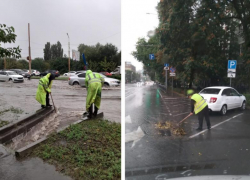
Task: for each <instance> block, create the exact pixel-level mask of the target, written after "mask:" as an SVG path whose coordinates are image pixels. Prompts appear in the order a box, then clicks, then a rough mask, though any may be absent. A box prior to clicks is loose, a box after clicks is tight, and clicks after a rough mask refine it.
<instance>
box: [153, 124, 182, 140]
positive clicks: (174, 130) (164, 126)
mask: <svg viewBox="0 0 250 180" xmlns="http://www.w3.org/2000/svg"><path fill="white" fill-rule="evenodd" d="M155 128H156V129H159V130H163V129H166V130H170V131H171V134H174V135H177V136H179V135H180V136H183V135H185V134H186V132H185V131H184V129H183V128H180V127H175V126H173V124H172V123H171V122H169V121H166V122H165V123H161V122H158V123H156V124H155ZM158 134H159V133H158ZM160 134H161V133H160Z"/></svg>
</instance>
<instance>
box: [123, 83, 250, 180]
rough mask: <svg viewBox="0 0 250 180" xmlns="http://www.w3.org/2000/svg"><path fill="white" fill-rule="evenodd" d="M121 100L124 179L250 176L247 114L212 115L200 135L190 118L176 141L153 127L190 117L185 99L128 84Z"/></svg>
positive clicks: (247, 112) (246, 112)
mask: <svg viewBox="0 0 250 180" xmlns="http://www.w3.org/2000/svg"><path fill="white" fill-rule="evenodd" d="M125 96H126V98H125V103H126V104H125V107H126V111H125V114H126V118H125V121H126V123H125V128H126V135H125V141H126V145H125V152H126V155H125V157H126V161H125V165H126V179H156V180H160V179H162V180H163V179H164V178H165V179H167V178H174V177H185V176H199V175H250V161H249V159H250V143H249V142H250V141H249V140H250V131H249V128H250V118H249V116H250V111H249V110H245V111H240V110H238V109H236V110H232V111H228V113H227V115H226V116H221V115H219V114H218V113H211V114H210V121H211V125H212V129H211V130H210V131H208V130H207V129H206V128H207V127H206V123H205V120H204V122H203V129H204V131H201V132H198V131H196V128H197V127H198V120H197V116H192V117H190V118H189V119H187V120H186V121H185V122H184V123H183V124H182V128H183V129H184V130H185V132H186V135H184V136H176V135H175V134H173V133H171V131H169V130H164V129H163V130H161V129H157V128H156V126H155V124H158V123H159V122H160V123H162V124H163V123H165V122H169V123H171V124H173V125H175V124H176V123H177V122H179V121H181V120H182V119H183V118H184V117H185V116H187V115H188V114H189V112H190V101H189V99H187V98H185V97H178V96H177V95H176V94H174V96H171V95H167V94H166V92H165V91H164V90H163V89H161V88H159V87H157V86H156V85H155V86H142V87H137V86H136V85H135V84H128V85H127V84H126V91H125ZM219 123H220V124H219ZM249 179H250V176H249Z"/></svg>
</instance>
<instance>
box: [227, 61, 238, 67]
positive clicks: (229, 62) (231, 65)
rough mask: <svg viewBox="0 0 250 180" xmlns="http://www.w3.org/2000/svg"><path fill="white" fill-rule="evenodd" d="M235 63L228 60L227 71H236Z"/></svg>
mask: <svg viewBox="0 0 250 180" xmlns="http://www.w3.org/2000/svg"><path fill="white" fill-rule="evenodd" d="M236 65H237V61H236V60H228V66H227V68H228V69H236Z"/></svg>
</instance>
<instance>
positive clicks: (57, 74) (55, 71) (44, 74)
mask: <svg viewBox="0 0 250 180" xmlns="http://www.w3.org/2000/svg"><path fill="white" fill-rule="evenodd" d="M48 73H51V74H54V75H55V77H59V76H60V72H59V71H57V70H47V71H45V72H41V73H40V76H46V75H47V74H48Z"/></svg>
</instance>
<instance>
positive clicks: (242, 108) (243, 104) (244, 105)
mask: <svg viewBox="0 0 250 180" xmlns="http://www.w3.org/2000/svg"><path fill="white" fill-rule="evenodd" d="M240 109H241V110H245V109H246V101H243V103H242V105H241V107H240Z"/></svg>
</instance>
